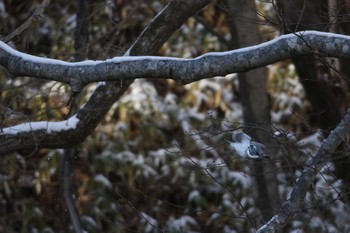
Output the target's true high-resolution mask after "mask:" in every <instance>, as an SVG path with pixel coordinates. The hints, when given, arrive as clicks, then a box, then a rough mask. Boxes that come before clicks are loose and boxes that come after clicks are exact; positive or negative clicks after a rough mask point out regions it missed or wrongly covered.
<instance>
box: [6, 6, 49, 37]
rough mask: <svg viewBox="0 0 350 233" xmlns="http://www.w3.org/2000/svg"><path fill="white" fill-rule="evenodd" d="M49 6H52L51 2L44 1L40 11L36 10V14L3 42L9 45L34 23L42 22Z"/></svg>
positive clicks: (39, 8)
mask: <svg viewBox="0 0 350 233" xmlns="http://www.w3.org/2000/svg"><path fill="white" fill-rule="evenodd" d="M49 4H50V0H44V1H42V3H41V4H40V5H39V7H38V9H36V10H35V12H34V13H33V14H32V16H30V17H29V18H28V19H27V20H26V21H25V22H24V23H23V24H22V25H21V26H19V27H18V28H16V29H15V30H14V31H13V32H11V33H10V34H9V35H7V36H5V37H3V38H1V40H2V41H3V42H5V43H7V42H9V41H10V40H12V38H13V37H15V36H18V35H20V34H21V33H22V32H23V31H25V30H26V29H27V28H29V27H30V25H32V24H33V22H35V21H38V20H41V19H42V17H43V13H44V11H45V9H46V8H47V7H48V5H49Z"/></svg>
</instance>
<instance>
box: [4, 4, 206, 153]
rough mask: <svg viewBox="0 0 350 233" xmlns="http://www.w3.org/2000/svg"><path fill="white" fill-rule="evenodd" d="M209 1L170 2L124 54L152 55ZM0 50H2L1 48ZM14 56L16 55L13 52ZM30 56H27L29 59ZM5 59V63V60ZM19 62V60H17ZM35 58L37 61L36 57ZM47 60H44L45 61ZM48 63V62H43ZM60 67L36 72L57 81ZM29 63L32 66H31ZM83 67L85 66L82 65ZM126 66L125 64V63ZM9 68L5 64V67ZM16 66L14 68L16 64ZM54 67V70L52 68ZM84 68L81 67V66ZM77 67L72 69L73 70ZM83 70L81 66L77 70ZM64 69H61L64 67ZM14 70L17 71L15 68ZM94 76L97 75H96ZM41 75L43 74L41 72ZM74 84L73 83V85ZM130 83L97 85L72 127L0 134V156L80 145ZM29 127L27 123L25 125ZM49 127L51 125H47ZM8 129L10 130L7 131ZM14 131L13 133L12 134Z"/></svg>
mask: <svg viewBox="0 0 350 233" xmlns="http://www.w3.org/2000/svg"><path fill="white" fill-rule="evenodd" d="M209 2H210V0H192V1H188V0H174V1H169V3H168V4H167V6H166V7H165V8H164V9H163V11H162V12H160V13H159V14H158V15H157V16H156V17H155V18H154V19H153V21H152V22H151V23H150V25H149V26H148V27H147V28H146V29H145V30H144V31H143V32H142V34H141V35H140V37H139V38H138V39H137V41H136V42H135V43H134V44H133V45H132V47H131V48H130V49H129V51H128V52H127V55H144V54H155V53H156V52H157V51H158V50H159V49H160V47H161V46H162V45H163V43H164V42H165V41H167V40H168V39H169V37H170V36H171V35H172V33H173V32H175V30H177V29H178V28H179V27H180V26H181V25H182V24H183V23H184V22H185V21H186V20H187V19H188V18H189V17H191V16H192V15H193V14H194V13H196V12H197V11H198V10H200V9H201V8H203V7H204V6H206V5H207V4H208V3H209ZM0 47H2V46H1V45H0ZM7 53H8V52H6V51H5V52H4V50H1V49H0V60H1V61H2V62H4V63H2V62H1V61H0V64H3V65H4V64H9V63H11V64H12V63H14V64H12V65H15V62H16V61H15V59H12V60H11V61H6V58H5V57H4V56H6V54H7ZM16 53H17V52H16ZM32 58H33V56H29V60H31V59H32ZM4 59H5V60H4ZM17 59H19V61H17V62H21V58H17ZM35 59H37V58H35ZM45 60H46V59H44V61H45ZM46 61H47V60H46ZM48 61H49V63H51V62H56V61H55V60H52V59H49V60H48ZM60 63H61V64H47V63H46V62H45V64H41V65H39V64H36V65H35V69H37V70H39V71H38V72H39V73H40V72H41V71H40V69H41V68H43V67H46V68H50V69H53V70H52V72H53V73H52V74H51V75H52V76H55V77H56V78H57V77H59V76H58V75H57V73H56V71H55V69H54V68H55V67H56V68H58V67H60V65H65V64H69V63H64V62H60ZM31 64H32V63H31ZM21 65H22V66H24V68H21V66H18V67H17V68H18V69H22V72H23V70H26V71H28V72H30V74H25V73H23V75H27V76H35V75H32V73H33V72H31V71H30V70H27V69H28V68H29V67H28V66H26V65H25V64H24V63H23V62H22V63H21ZM85 65H86V64H85ZM124 65H125V64H124ZM4 66H6V67H8V66H7V65H4ZM15 66H16V65H15ZM53 66H55V67H53ZM83 67H84V66H83ZM71 68H72V67H70V68H69V67H65V69H66V72H64V71H63V76H61V77H72V76H70V75H71V74H70V73H69V72H68V70H70V69H71ZM76 68H77V67H75V68H74V70H77V69H76ZM80 68H82V67H80ZM63 69H64V68H63ZM15 70H16V69H15ZM15 70H13V71H15ZM90 71H91V70H86V71H83V72H82V71H79V72H81V75H83V76H82V77H84V76H85V75H87V74H88V72H90ZM95 73H96V72H95ZM41 74H43V73H41ZM66 82H68V83H70V81H69V79H66ZM72 83H73V84H74V83H75V81H73V82H72ZM76 83H78V84H77V85H75V87H73V88H72V89H74V88H76V89H77V90H79V89H80V85H79V83H80V82H79V80H78V81H77V82H76ZM131 83H132V80H125V81H123V82H113V83H107V84H106V85H99V86H98V87H97V89H96V90H95V91H94V93H93V94H92V96H91V97H90V99H89V100H88V101H87V103H86V104H85V105H84V107H83V108H82V109H80V110H79V111H78V113H77V114H76V116H73V117H76V119H78V120H79V121H78V122H77V124H76V125H74V127H73V126H72V127H69V128H68V129H64V130H61V129H59V130H58V129H57V128H55V129H53V128H52V127H50V130H47V129H43V128H39V129H35V130H34V129H33V130H31V131H25V132H16V133H4V132H5V129H4V132H1V131H0V155H5V154H8V153H11V152H15V151H21V150H31V151H32V150H36V149H37V148H43V147H45V148H69V147H74V146H75V145H78V144H79V143H81V142H82V141H83V140H84V139H85V138H86V137H87V136H88V135H89V134H90V133H91V132H92V131H93V130H94V129H95V128H96V126H97V125H98V123H99V122H100V121H101V119H102V118H103V117H104V116H105V114H106V113H107V112H108V110H109V109H110V107H111V106H112V105H113V104H114V102H115V101H117V100H118V99H119V98H120V96H121V95H122V94H123V93H124V92H125V91H126V90H127V89H128V86H129V85H130V84H131ZM73 117H71V118H69V119H68V120H67V121H63V122H60V123H58V124H62V123H63V124H64V125H65V124H66V123H68V125H70V124H71V123H70V122H72V119H73V122H76V121H75V118H73ZM28 124H29V125H31V124H30V123H28ZM50 124H52V123H50ZM8 129H9V128H8ZM12 132H13V131H12Z"/></svg>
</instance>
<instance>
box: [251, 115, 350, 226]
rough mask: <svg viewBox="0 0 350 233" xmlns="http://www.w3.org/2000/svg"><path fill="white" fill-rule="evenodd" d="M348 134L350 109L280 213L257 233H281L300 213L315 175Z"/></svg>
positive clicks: (303, 175)
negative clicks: (291, 219) (294, 216)
mask: <svg viewBox="0 0 350 233" xmlns="http://www.w3.org/2000/svg"><path fill="white" fill-rule="evenodd" d="M349 132H350V109H348V111H347V113H346V115H345V117H344V118H343V120H342V121H341V122H340V123H339V125H338V126H337V127H336V128H335V129H334V130H333V131H332V132H331V133H330V134H329V136H328V137H327V138H326V139H325V140H324V141H323V142H322V145H321V147H320V149H319V150H318V151H317V153H316V155H315V156H314V157H312V159H311V160H309V161H308V162H307V164H306V166H305V167H306V168H305V170H304V172H303V173H302V174H301V176H300V177H299V178H298V180H297V182H296V185H295V186H294V189H293V190H292V192H291V194H290V197H289V198H288V199H287V200H286V201H285V202H284V203H283V205H282V208H281V210H280V212H279V213H278V214H276V215H275V216H273V217H272V218H271V219H270V221H268V222H267V223H266V224H265V225H263V226H262V227H261V228H260V229H259V230H258V231H257V233H273V232H281V230H282V229H283V227H284V225H285V224H286V223H287V222H288V220H289V219H290V218H291V217H293V215H294V214H296V213H298V212H300V210H301V208H302V205H303V203H304V201H305V196H306V193H307V191H308V190H309V189H310V186H311V184H312V182H313V181H314V179H315V176H316V174H317V173H318V171H319V170H320V168H322V167H323V166H324V165H325V164H326V163H327V161H329V158H330V156H331V154H332V153H333V152H334V151H335V150H336V149H337V148H338V146H339V145H340V143H341V142H345V141H346V140H345V139H346V137H347V134H348V133H349Z"/></svg>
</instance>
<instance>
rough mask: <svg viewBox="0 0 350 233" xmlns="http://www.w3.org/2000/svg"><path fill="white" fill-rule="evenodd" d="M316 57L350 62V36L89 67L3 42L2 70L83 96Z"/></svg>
mask: <svg viewBox="0 0 350 233" xmlns="http://www.w3.org/2000/svg"><path fill="white" fill-rule="evenodd" d="M310 53H317V54H320V55H322V56H331V57H338V58H348V59H349V58H350V36H344V35H339V34H333V33H326V32H317V31H304V32H297V33H293V34H288V35H283V36H280V37H278V38H276V39H274V40H271V41H268V42H266V43H262V44H260V45H256V46H251V47H247V48H243V49H237V50H232V51H227V52H216V53H207V54H204V55H202V56H199V57H196V58H193V59H184V58H171V57H156V56H139V57H136V56H135V57H114V58H112V59H107V60H104V61H91V60H89V61H83V62H64V61H60V60H55V59H49V58H42V57H37V56H32V55H28V54H25V53H21V52H19V51H17V50H14V49H12V48H10V47H9V46H8V45H6V44H5V43H3V42H0V64H1V65H2V66H4V67H6V68H7V70H8V71H9V72H10V73H12V74H13V75H14V76H22V75H25V76H32V77H37V78H42V79H46V80H54V81H58V82H63V83H68V84H69V85H71V87H72V90H73V91H77V92H79V91H80V90H81V89H82V88H83V87H84V86H85V85H87V84H89V83H92V82H99V81H120V80H133V79H137V78H170V79H174V80H175V81H177V82H178V83H181V84H188V83H192V82H195V81H198V80H200V79H204V78H210V77H214V76H224V75H227V74H230V73H236V72H243V71H248V70H251V69H254V68H258V67H262V66H266V65H269V64H272V63H275V62H277V61H281V60H285V59H288V58H292V57H295V56H300V55H304V54H310Z"/></svg>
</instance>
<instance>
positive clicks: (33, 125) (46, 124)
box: [0, 115, 79, 135]
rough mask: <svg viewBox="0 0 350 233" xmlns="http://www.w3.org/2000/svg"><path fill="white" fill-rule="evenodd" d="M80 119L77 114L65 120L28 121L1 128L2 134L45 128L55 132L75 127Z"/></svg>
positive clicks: (14, 133) (0, 132)
mask: <svg viewBox="0 0 350 233" xmlns="http://www.w3.org/2000/svg"><path fill="white" fill-rule="evenodd" d="M78 122H79V119H78V118H77V117H76V115H74V116H72V117H70V118H69V119H67V120H65V121H59V122H50V121H39V122H28V123H23V124H19V125H16V126H11V127H7V128H3V129H0V134H7V135H16V134H18V133H25V132H30V131H37V130H43V131H45V132H47V133H55V132H60V131H66V130H70V129H75V128H76V126H77V124H78Z"/></svg>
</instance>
